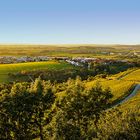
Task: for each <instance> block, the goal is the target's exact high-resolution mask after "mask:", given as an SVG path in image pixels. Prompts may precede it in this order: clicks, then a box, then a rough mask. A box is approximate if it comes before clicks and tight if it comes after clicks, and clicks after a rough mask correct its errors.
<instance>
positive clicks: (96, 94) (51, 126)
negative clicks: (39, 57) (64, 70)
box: [0, 78, 140, 140]
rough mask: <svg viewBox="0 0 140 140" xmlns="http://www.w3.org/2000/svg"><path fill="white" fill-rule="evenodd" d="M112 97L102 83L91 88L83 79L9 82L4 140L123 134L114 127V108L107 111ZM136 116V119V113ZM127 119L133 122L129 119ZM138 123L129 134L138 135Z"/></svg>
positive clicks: (0, 129)
mask: <svg viewBox="0 0 140 140" xmlns="http://www.w3.org/2000/svg"><path fill="white" fill-rule="evenodd" d="M5 86H6V85H5ZM61 87H63V88H61ZM111 98H112V94H111V91H110V90H109V89H106V90H103V89H102V87H101V86H100V85H99V84H97V85H95V86H94V87H92V88H91V89H87V88H86V86H85V84H84V83H83V82H82V81H81V79H80V78H77V79H76V80H72V79H70V80H68V81H67V82H66V83H61V84H52V83H51V82H49V81H42V80H41V79H40V78H38V79H36V80H35V82H31V83H15V84H13V85H9V87H8V89H7V90H5V88H4V87H3V86H1V92H0V118H1V119H0V139H6V140H20V139H22V140H32V139H40V140H46V139H52V140H86V139H89V140H90V139H92V138H99V139H115V138H116V139H117V138H118V137H119V136H121V137H123V136H122V135H119V134H118V130H119V129H112V128H113V127H114V128H118V126H117V125H115V120H113V118H112V116H111V114H112V111H111V113H109V112H108V113H106V111H105V110H106V108H108V107H109V106H110V103H111V101H110V99H111ZM113 112H114V114H115V113H116V111H113ZM121 115H122V114H121V113H118V111H117V115H114V116H115V117H116V118H119V119H120V117H121ZM108 116H109V117H108ZM132 118H133V120H135V116H134V117H132ZM119 119H118V120H119ZM120 120H121V119H120ZM130 121H131V120H130ZM120 122H121V123H124V122H125V121H120ZM126 122H127V124H129V119H126ZM131 122H132V121H131ZM113 123H114V124H113ZM121 123H118V125H119V124H121ZM138 123H139V122H138V120H135V122H133V125H134V126H132V127H133V129H132V130H131V129H129V131H126V134H127V133H129V134H133V131H135V138H138V136H139V135H138V129H139V126H140V125H138ZM108 124H109V125H108ZM112 124H113V127H112ZM107 125H108V126H107ZM125 136H126V135H125ZM126 138H127V136H126ZM128 138H130V137H128ZM132 138H133V137H132Z"/></svg>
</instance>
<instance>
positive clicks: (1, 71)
mask: <svg viewBox="0 0 140 140" xmlns="http://www.w3.org/2000/svg"><path fill="white" fill-rule="evenodd" d="M71 67H72V65H70V64H68V63H65V62H58V61H46V62H28V63H17V64H0V83H1V82H9V81H10V79H9V76H8V74H9V73H17V72H21V71H37V70H60V69H64V68H65V69H67V68H71Z"/></svg>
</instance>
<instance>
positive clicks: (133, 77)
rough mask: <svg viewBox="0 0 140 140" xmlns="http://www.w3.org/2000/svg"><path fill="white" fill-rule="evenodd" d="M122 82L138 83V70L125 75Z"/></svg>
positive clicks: (139, 75) (139, 79)
mask: <svg viewBox="0 0 140 140" xmlns="http://www.w3.org/2000/svg"><path fill="white" fill-rule="evenodd" d="M122 80H128V81H136V82H140V69H138V70H136V71H133V72H132V73H130V74H128V75H126V76H125V77H123V78H122Z"/></svg>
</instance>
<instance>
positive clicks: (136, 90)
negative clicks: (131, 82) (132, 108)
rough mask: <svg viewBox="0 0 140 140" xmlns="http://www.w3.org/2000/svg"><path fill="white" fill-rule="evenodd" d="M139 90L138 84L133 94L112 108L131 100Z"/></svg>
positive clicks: (139, 85)
mask: <svg viewBox="0 0 140 140" xmlns="http://www.w3.org/2000/svg"><path fill="white" fill-rule="evenodd" d="M139 90H140V84H137V85H136V86H135V88H134V90H133V91H132V92H131V94H129V95H128V96H127V97H126V98H124V99H123V100H122V101H120V102H118V103H117V104H116V105H114V106H112V107H111V108H113V107H116V106H118V105H121V104H122V103H124V102H126V101H127V100H129V99H130V98H132V97H133V96H135V95H136V94H137V93H138V91H139Z"/></svg>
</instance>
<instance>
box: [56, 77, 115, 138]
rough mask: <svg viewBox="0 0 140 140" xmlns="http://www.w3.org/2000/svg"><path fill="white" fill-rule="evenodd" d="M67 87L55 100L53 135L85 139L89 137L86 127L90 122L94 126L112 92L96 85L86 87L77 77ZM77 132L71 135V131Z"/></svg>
mask: <svg viewBox="0 0 140 140" xmlns="http://www.w3.org/2000/svg"><path fill="white" fill-rule="evenodd" d="M70 83H71V84H70V85H69V86H68V87H67V89H66V90H65V96H63V97H62V98H61V99H60V100H58V101H57V103H56V106H57V110H58V114H57V115H56V118H57V119H56V120H57V121H56V124H55V128H56V131H55V135H56V136H57V137H63V139H75V138H76V139H77V136H78V139H85V138H88V137H89V132H88V128H89V126H90V125H91V123H94V124H95V126H96V124H97V121H98V119H99V116H100V114H101V112H102V111H103V110H105V109H106V107H107V105H108V104H109V101H110V98H111V97H112V94H111V92H110V91H109V90H103V89H102V88H101V86H99V85H97V86H96V87H94V88H91V89H87V88H86V86H85V85H84V84H83V83H82V81H81V80H80V79H79V78H78V79H76V80H75V82H74V83H73V84H72V82H70ZM58 116H59V117H58ZM73 131H74V132H77V133H76V135H72V132H73Z"/></svg>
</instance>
